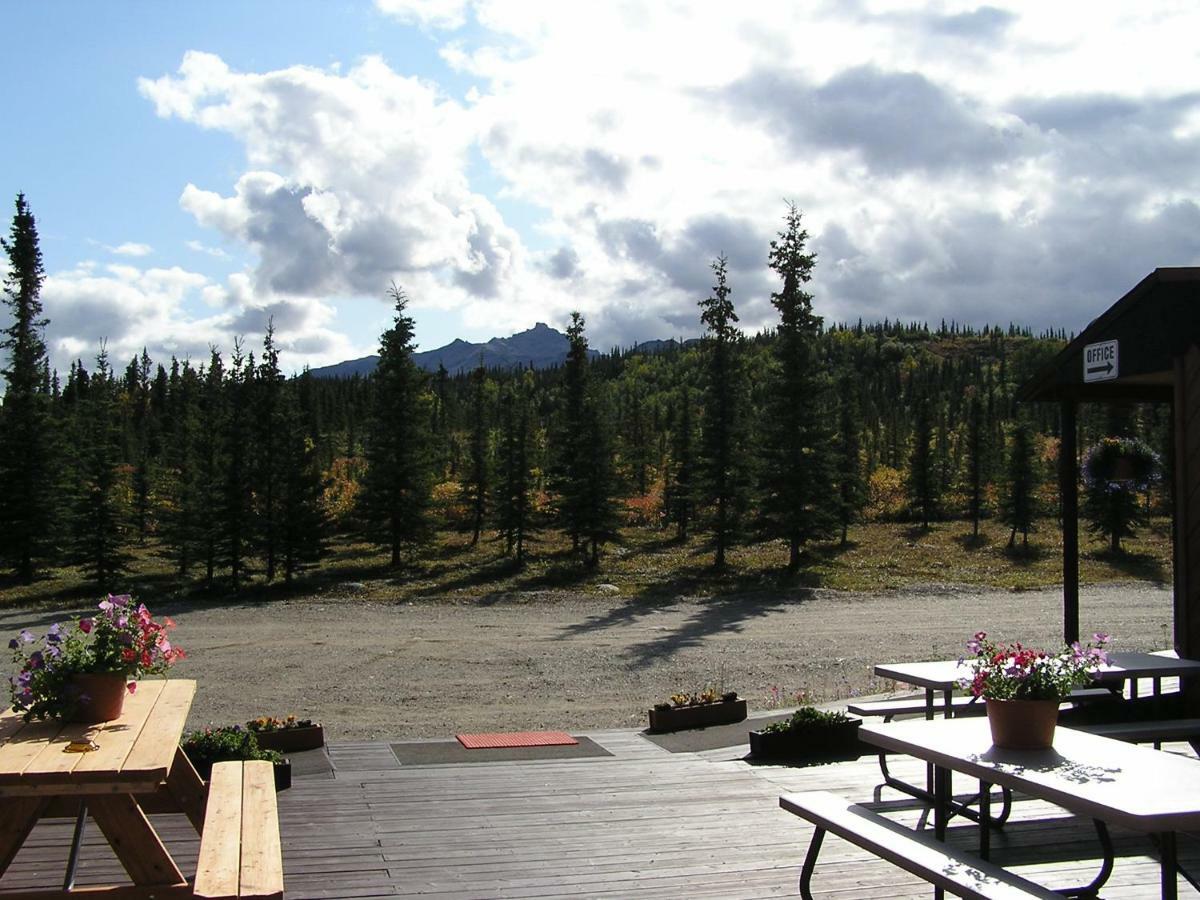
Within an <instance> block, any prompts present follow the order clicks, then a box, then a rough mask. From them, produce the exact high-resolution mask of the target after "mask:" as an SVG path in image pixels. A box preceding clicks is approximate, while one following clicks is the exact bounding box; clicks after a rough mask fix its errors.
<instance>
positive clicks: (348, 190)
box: [139, 0, 1200, 345]
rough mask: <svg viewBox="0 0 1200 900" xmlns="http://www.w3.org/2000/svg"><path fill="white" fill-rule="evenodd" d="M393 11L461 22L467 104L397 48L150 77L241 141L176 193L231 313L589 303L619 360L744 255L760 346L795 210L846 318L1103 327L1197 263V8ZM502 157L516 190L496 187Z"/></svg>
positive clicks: (742, 286)
mask: <svg viewBox="0 0 1200 900" xmlns="http://www.w3.org/2000/svg"><path fill="white" fill-rule="evenodd" d="M377 6H378V8H379V9H380V10H381V12H383V13H385V14H387V15H391V16H395V17H397V18H399V19H401V20H403V21H406V22H414V23H417V24H420V25H421V26H422V27H425V28H429V29H444V30H445V32H446V33H445V34H443V35H442V38H444V39H445V40H444V43H443V45H442V55H443V58H444V59H445V60H446V61H447V62H448V63H449V64H450V65H452V66H453V67H455V68H457V69H459V70H460V71H461V72H463V73H465V74H468V75H470V76H473V78H474V79H476V84H475V87H474V88H473V89H472V90H471V92H470V93H469V94H468V95H467V96H468V99H467V100H466V101H464V102H459V101H457V100H455V99H452V98H449V97H447V96H446V95H445V94H444V93H443V92H442V91H441V90H440V89H439V87H438V86H437V85H436V84H432V83H430V82H429V81H427V80H423V79H421V78H417V77H410V76H406V75H404V74H402V73H401V72H398V71H396V70H395V69H393V68H392V67H390V66H389V65H388V64H386V63H385V62H384V61H383V60H382V59H379V58H375V57H368V58H365V59H363V60H360V61H359V62H357V63H356V64H355V65H353V66H352V67H349V68H348V69H346V70H344V71H343V70H342V68H340V67H333V68H329V69H314V68H310V67H304V66H293V67H289V68H284V69H279V70H276V71H270V72H262V73H252V72H237V71H234V70H232V69H230V67H229V66H228V65H227V64H226V63H225V62H224V61H222V60H221V59H220V58H218V57H216V56H213V55H211V54H206V53H198V52H189V53H188V54H187V55H186V56H185V57H184V59H183V61H182V64H181V65H180V67H179V70H178V72H177V73H176V74H174V75H167V76H163V77H161V78H157V79H142V80H141V81H140V82H139V85H140V89H141V91H142V93H143V94H144V95H145V96H146V97H147V98H148V99H149V100H150V101H151V102H153V104H154V106H155V109H156V111H157V112H158V114H159V115H161V116H166V117H175V118H179V119H181V120H183V121H187V122H191V123H193V124H194V125H196V126H197V127H201V128H206V129H216V130H220V131H223V132H226V133H228V134H230V135H232V136H233V137H234V138H235V139H236V140H237V141H239V142H240V143H241V144H242V145H243V146H244V148H245V151H246V156H247V159H248V166H247V169H246V171H244V172H243V173H242V174H241V175H240V177H239V178H238V179H237V180H236V183H235V184H233V185H232V186H228V185H213V184H207V185H195V184H189V185H187V187H186V188H185V189H184V190H183V193H182V195H181V197H180V204H181V206H182V207H183V208H184V209H185V210H186V211H187V212H189V213H190V214H191V215H192V216H193V217H194V218H195V219H196V221H197V222H199V223H200V224H202V225H204V226H206V227H210V228H213V229H215V230H216V231H217V232H218V233H220V234H221V235H222V237H224V238H225V239H226V240H231V241H235V242H238V243H240V244H242V245H244V246H246V247H247V248H248V249H250V250H251V251H252V252H253V254H254V256H255V260H256V261H255V263H254V266H253V269H252V270H251V271H250V272H249V273H248V274H247V276H246V279H245V283H244V284H243V285H241V286H240V288H239V290H238V291H236V292H229V293H227V295H226V296H225V297H224V298H223V299H222V300H220V301H219V302H222V303H225V304H226V305H229V306H230V308H231V310H232V309H233V308H234V307H236V310H237V312H236V313H234V312H232V311H230V312H229V313H228V314H230V315H235V314H240V315H243V316H244V321H246V322H251V321H257V320H258V319H261V313H262V312H263V311H264V310H266V309H268V308H271V309H275V308H278V309H279V311H280V315H281V317H287V318H289V320H291V319H292V318H293V317H294V318H295V319H296V321H300V322H303V323H305V324H304V326H303V327H306V328H312V329H320V328H326V329H332V328H334V327H336V323H335V322H334V321H333V320H332V319H329V318H324V319H323V318H322V316H323V315H326V314H327V312H328V310H330V309H332V308H333V307H334V306H335V305H336V303H335V302H333V301H330V300H329V299H327V298H339V297H354V296H367V297H382V294H383V288H384V287H386V285H387V284H388V282H389V281H391V280H392V279H393V278H394V279H396V280H398V281H400V282H401V283H403V284H404V285H405V286H406V287H407V288H408V289H409V291H410V293H411V294H412V296H413V298H414V304H415V305H417V306H422V305H424V306H430V307H439V308H444V309H453V310H456V311H457V312H458V313H459V314H460V315H461V316H462V317H463V319H464V320H465V321H466V322H467V323H468V324H469V325H471V326H477V327H480V328H486V329H490V330H492V331H493V332H494V333H504V332H505V331H507V330H508V329H514V328H519V327H526V326H528V325H530V324H532V323H533V322H534V321H537V320H547V321H552V322H557V323H560V324H561V323H562V322H563V321H564V320H565V315H566V312H567V311H568V310H569V309H572V308H579V309H582V310H583V311H584V312H585V313H586V314H587V315H588V318H589V326H590V328H591V329H592V333H593V335H594V340H595V342H596V343H597V344H599V345H604V344H606V343H618V342H621V343H623V342H629V341H631V340H634V339H644V338H648V337H659V336H664V335H672V334H679V333H695V331H697V330H698V328H699V324H698V320H697V315H696V312H697V311H696V302H697V300H699V299H700V298H702V297H703V296H705V294H706V293H707V291H708V288H709V285H710V282H711V273H710V272H709V269H708V264H709V262H710V261H711V259H712V258H713V257H715V256H716V255H717V254H719V253H726V254H728V255H729V257H730V264H731V269H732V271H731V283H732V285H733V288H734V291H735V293H734V299H735V301H736V302H737V304H738V307H739V314H740V315H741V317H742V322H743V324H744V325H746V326H747V327H748V328H749V329H754V328H757V327H760V326H762V325H765V324H769V323H770V321H771V320H772V318H773V311H772V310H771V308H770V306H769V304H768V303H767V294H768V293H769V291H770V289H771V287H772V284H771V279H770V273H769V272H768V271H767V270H766V267H765V262H766V254H767V244H768V241H769V240H770V239H771V237H772V236H773V235H774V232H775V231H776V230H777V229H778V228H779V227H780V226H781V223H782V217H783V214H784V211H785V208H784V205H783V202H782V201H783V198H787V199H788V200H792V201H795V202H796V203H797V204H798V205H799V206H800V208H801V209H802V210H803V211H804V213H805V223H806V225H807V227H808V230H809V232H810V234H811V235H812V238H811V241H812V244H813V246H814V247H815V248H816V249H817V250H818V251H819V253H820V259H819V262H818V265H817V269H816V272H815V279H814V282H813V284H812V289H813V292H814V294H815V295H816V298H817V306H818V309H819V311H821V312H822V313H824V314H825V315H826V316H828V317H829V318H832V319H853V318H857V317H858V316H860V315H862V316H864V317H867V318H872V317H875V316H879V317H882V316H885V315H886V316H889V317H891V318H896V317H901V318H909V317H921V316H929V317H931V318H938V317H940V316H942V315H945V316H946V317H947V318H957V319H959V320H966V321H975V322H983V321H1006V320H1007V319H1009V318H1015V319H1018V320H1021V321H1024V322H1030V323H1032V324H1034V325H1066V326H1067V327H1078V326H1079V325H1081V324H1082V323H1083V322H1086V321H1087V320H1088V319H1089V318H1090V316H1091V315H1094V314H1095V312H1097V311H1098V309H1100V308H1103V306H1104V305H1107V303H1109V302H1111V300H1112V299H1114V298H1115V297H1116V296H1118V295H1119V294H1120V293H1121V292H1122V291H1124V290H1125V289H1126V288H1127V287H1129V286H1130V285H1132V284H1133V283H1135V282H1136V281H1137V280H1138V279H1139V278H1140V277H1141V276H1142V275H1144V274H1145V272H1146V271H1148V270H1149V269H1151V268H1153V267H1154V266H1156V265H1179V264H1188V263H1196V262H1200V230H1197V229H1196V228H1195V227H1194V223H1195V221H1196V219H1197V216H1198V214H1200V207H1198V206H1197V202H1198V200H1200V170H1197V169H1196V167H1195V165H1194V160H1195V158H1196V157H1197V155H1198V153H1200V128H1198V126H1197V123H1198V122H1200V95H1198V94H1197V93H1196V92H1195V91H1194V88H1193V86H1194V85H1195V84H1197V83H1200V57H1197V55H1196V54H1195V53H1194V49H1193V48H1192V47H1191V41H1192V36H1193V35H1194V34H1195V33H1196V31H1197V26H1198V25H1200V21H1198V20H1197V18H1196V16H1197V14H1196V13H1194V12H1193V11H1192V9H1191V7H1190V6H1187V5H1167V6H1163V5H1156V6H1155V7H1154V8H1153V9H1152V10H1150V11H1147V12H1142V11H1133V10H1132V8H1131V7H1129V6H1128V5H1127V4H1123V3H1119V2H1105V3H1095V4H1089V7H1088V15H1087V16H1086V17H1080V16H1078V14H1077V11H1070V10H1069V9H1068V8H1067V7H1062V6H1061V5H1054V4H1044V3H1043V4H1033V3H1017V4H1003V5H990V6H980V5H978V4H975V3H966V2H957V0H947V2H944V3H940V4H938V5H936V6H934V7H931V6H929V5H927V4H923V3H916V2H898V0H897V2H883V0H876V2H873V0H857V2H848V3H839V4H827V5H822V6H816V7H814V6H813V5H811V4H791V5H787V4H784V5H782V6H779V5H777V6H774V7H771V8H770V11H769V14H768V12H767V10H766V8H765V7H763V6H761V5H756V4H743V5H742V6H733V7H731V6H730V5H729V4H727V3H719V2H715V0H711V2H697V3H687V4H673V3H658V2H653V3H652V2H633V0H630V2H613V3H596V4H590V5H588V6H586V8H580V7H579V6H577V5H574V4H563V3H558V2H551V0H537V2H534V0H530V2H520V3H515V2H501V0H477V2H474V3H471V4H468V3H467V2H465V0H447V2H435V0H426V2H415V0H410V2H401V0H377ZM468 18H472V19H473V20H474V22H475V23H476V24H477V25H478V26H479V27H478V29H477V30H476V29H472V30H471V33H470V34H469V35H468V34H464V33H462V32H459V31H457V29H460V27H461V26H462V25H463V24H464V23H466V21H467V20H468ZM1166 58H1169V59H1171V60H1172V65H1171V66H1163V65H1161V64H1160V61H1161V60H1162V59H1166ZM1114 60H1119V61H1120V65H1116V64H1114ZM478 157H481V158H482V159H483V160H484V162H485V163H486V166H488V167H490V170H491V171H490V172H489V173H487V176H488V178H489V183H490V180H495V181H498V183H499V185H500V188H499V191H500V193H499V194H498V195H497V196H493V197H489V196H484V195H483V194H482V193H480V191H481V187H480V186H479V185H478V184H476V185H473V184H472V183H471V180H470V179H471V178H472V177H474V176H476V175H477V174H478V169H477V168H476V166H477V162H476V160H477V158H478ZM508 200H513V201H519V202H521V203H522V204H526V205H527V206H528V207H531V208H533V209H535V210H540V211H542V212H543V215H544V218H543V221H542V222H541V223H540V225H539V227H540V229H541V233H540V234H539V235H538V238H539V243H540V245H541V246H545V245H546V242H547V240H548V241H549V243H550V246H551V249H549V250H544V251H543V250H539V251H538V252H531V251H530V250H529V249H528V247H527V240H528V238H529V237H531V235H529V234H522V233H520V232H519V231H518V230H517V229H516V228H514V227H513V224H512V223H511V222H506V221H505V219H504V217H503V215H502V213H501V210H503V209H505V208H506V206H505V203H506V201H508ZM199 293H201V294H204V295H205V299H206V300H207V302H208V303H209V304H210V305H212V304H214V303H216V302H218V301H217V300H215V299H214V298H213V297H212V296H208V295H210V294H213V293H214V291H213V290H212V288H211V286H209V288H206V289H204V290H201V291H200V292H199ZM233 295H236V296H237V297H239V298H240V299H236V300H233V299H230V297H231V296H233ZM1015 298H1019V299H1020V302H1021V305H1020V306H1017V305H1015V303H1014V299H1015ZM277 303H285V304H288V303H298V304H301V307H300V308H298V309H294V308H292V307H290V306H288V307H274V306H272V304H277ZM213 308H217V307H216V306H213ZM301 312H303V315H302V314H301ZM256 316H257V319H256Z"/></svg>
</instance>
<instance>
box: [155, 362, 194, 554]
mask: <svg viewBox="0 0 1200 900" xmlns="http://www.w3.org/2000/svg"><path fill="white" fill-rule="evenodd" d="M201 390H202V383H201V381H200V377H199V375H197V373H196V370H195V369H193V368H192V367H191V364H190V363H188V362H184V364H183V367H182V369H181V368H180V365H179V361H178V360H176V359H172V360H171V374H170V377H169V378H168V380H167V391H166V414H165V421H166V429H167V430H166V435H165V440H164V441H163V447H164V453H163V459H162V464H161V466H160V467H159V470H158V488H157V490H156V493H157V494H158V495H159V496H160V497H161V498H162V501H163V502H162V505H161V508H160V511H159V515H160V518H161V519H162V530H161V537H162V542H163V546H164V547H165V548H166V550H167V554H168V555H169V557H170V558H171V559H172V561H173V562H174V563H175V566H176V571H178V573H179V574H180V575H182V576H186V575H188V573H189V571H190V570H191V567H192V566H193V565H194V564H195V562H196V560H197V558H198V557H202V556H203V544H204V541H203V536H202V534H201V529H200V520H201V509H200V504H201V496H202V493H203V486H202V484H201V483H200V479H199V468H200V463H199V457H198V456H197V453H198V451H199V449H200V443H201V442H200V441H199V438H198V432H199V429H200V419H199V416H200V402H201V397H200V395H201Z"/></svg>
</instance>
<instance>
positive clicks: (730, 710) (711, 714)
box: [650, 700, 746, 731]
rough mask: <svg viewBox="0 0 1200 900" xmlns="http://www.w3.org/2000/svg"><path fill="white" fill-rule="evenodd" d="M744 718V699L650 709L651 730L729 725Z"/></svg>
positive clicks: (676, 729)
mask: <svg viewBox="0 0 1200 900" xmlns="http://www.w3.org/2000/svg"><path fill="white" fill-rule="evenodd" d="M745 718H746V701H745V700H721V701H719V702H717V703H703V704H701V705H699V706H668V707H656V708H654V709H651V710H650V730H651V731H682V730H683V729H685V728H704V727H707V726H709V725H729V724H730V723H732V722H741V721H742V720H743V719H745Z"/></svg>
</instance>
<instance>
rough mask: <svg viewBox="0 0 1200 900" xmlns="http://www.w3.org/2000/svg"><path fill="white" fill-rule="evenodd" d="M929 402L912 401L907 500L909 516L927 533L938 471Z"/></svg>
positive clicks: (918, 398) (926, 399)
mask: <svg viewBox="0 0 1200 900" xmlns="http://www.w3.org/2000/svg"><path fill="white" fill-rule="evenodd" d="M931 406H932V401H931V400H930V399H929V397H928V396H927V395H925V394H924V393H918V394H917V396H915V397H914V398H913V431H912V447H911V448H910V451H909V457H908V500H909V505H910V508H911V510H912V514H913V515H914V516H916V518H917V520H918V521H919V522H920V523H921V527H922V528H923V529H925V530H926V531H928V530H929V522H930V520H931V519H932V518H933V517H934V515H935V514H936V512H937V503H938V490H937V485H938V482H937V472H936V471H935V468H934V455H933V410H932V409H931V408H930V407H931Z"/></svg>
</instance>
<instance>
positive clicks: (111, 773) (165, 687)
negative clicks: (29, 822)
mask: <svg viewBox="0 0 1200 900" xmlns="http://www.w3.org/2000/svg"><path fill="white" fill-rule="evenodd" d="M195 693H196V682H195V681H192V680H188V679H172V680H169V681H157V680H156V681H142V682H138V685H137V690H136V691H135V692H134V693H133V694H130V695H129V696H128V697H126V698H125V706H124V709H123V711H122V713H121V717H120V718H118V719H114V720H112V721H110V722H100V723H97V724H84V723H78V722H63V721H61V720H58V719H49V720H43V721H39V722H25V721H23V720H22V719H21V716H20V714H19V713H15V712H13V711H12V710H11V709H8V710H5V711H4V712H3V713H0V797H4V796H22V795H24V796H28V795H31V794H33V795H36V794H46V795H55V794H73V793H92V792H98V791H101V790H103V791H108V792H112V791H130V792H133V791H137V790H139V789H146V788H147V787H150V788H152V787H154V786H155V785H157V784H158V783H159V782H161V781H162V780H163V779H164V778H166V776H167V773H168V771H169V770H170V768H171V764H172V760H173V759H174V758H175V753H176V750H177V748H178V747H179V739H180V738H181V737H182V735H183V728H184V724H185V723H186V721H187V716H188V711H189V710H190V709H191V706H192V698H193V697H194V696H195ZM87 740H91V741H93V742H94V743H95V744H96V746H97V749H96V750H94V751H91V752H87V753H69V752H65V751H66V747H67V745H68V744H70V743H71V742H73V741H87Z"/></svg>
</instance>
